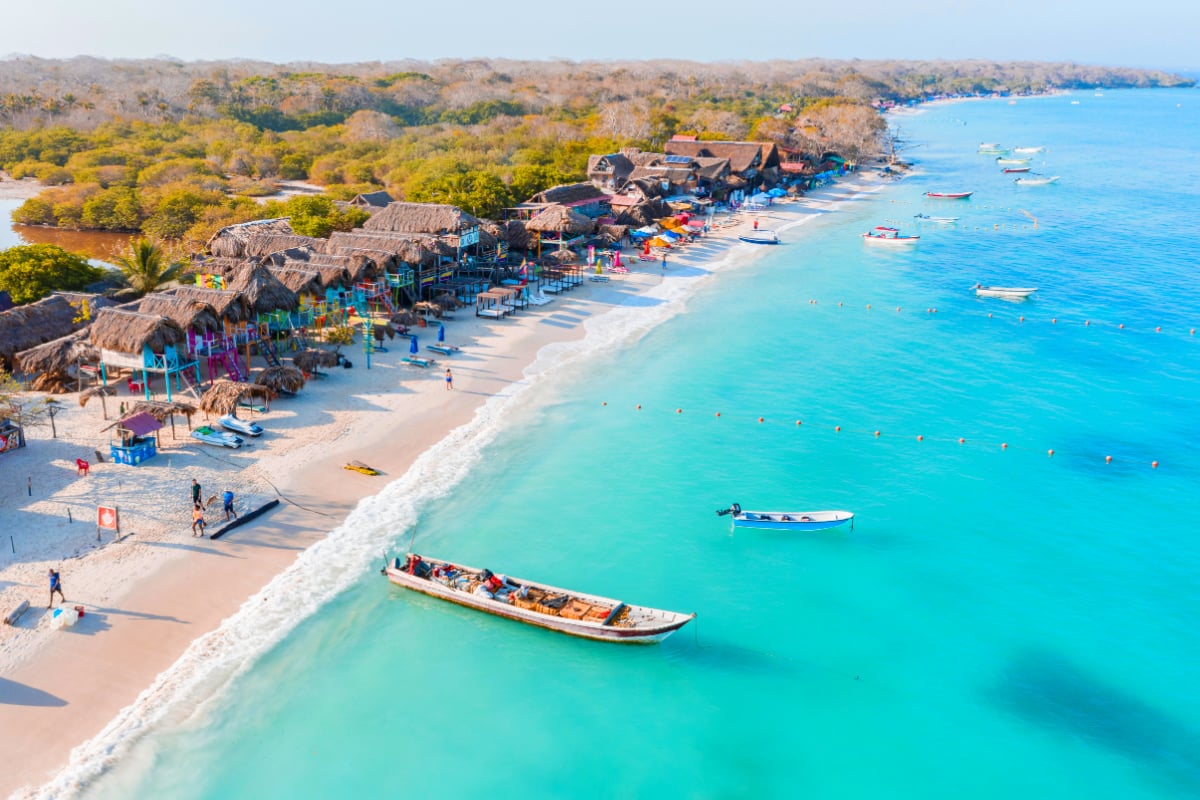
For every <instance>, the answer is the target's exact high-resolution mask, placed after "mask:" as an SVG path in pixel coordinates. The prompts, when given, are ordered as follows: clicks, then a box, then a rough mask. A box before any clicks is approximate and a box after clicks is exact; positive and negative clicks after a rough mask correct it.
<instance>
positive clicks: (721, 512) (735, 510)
mask: <svg viewBox="0 0 1200 800" xmlns="http://www.w3.org/2000/svg"><path fill="white" fill-rule="evenodd" d="M740 513H742V507H741V506H740V505H738V504H737V503H734V504H733V505H732V506H730V507H729V508H721V509H717V516H718V517H725V516H728V515H730V514H740Z"/></svg>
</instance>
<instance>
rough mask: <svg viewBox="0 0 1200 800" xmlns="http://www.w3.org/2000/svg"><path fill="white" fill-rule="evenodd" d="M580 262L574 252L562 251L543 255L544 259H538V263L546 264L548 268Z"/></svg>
mask: <svg viewBox="0 0 1200 800" xmlns="http://www.w3.org/2000/svg"><path fill="white" fill-rule="evenodd" d="M578 260H579V257H578V256H577V255H576V254H575V251H574V250H567V249H562V250H554V251H553V252H550V253H543V254H542V257H541V258H540V259H538V263H540V264H545V265H546V266H558V265H563V264H574V263H575V262H576V261H578Z"/></svg>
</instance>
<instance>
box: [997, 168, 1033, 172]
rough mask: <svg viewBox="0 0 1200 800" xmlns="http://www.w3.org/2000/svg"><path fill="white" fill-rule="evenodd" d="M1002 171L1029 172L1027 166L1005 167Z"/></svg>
mask: <svg viewBox="0 0 1200 800" xmlns="http://www.w3.org/2000/svg"><path fill="white" fill-rule="evenodd" d="M1003 171H1004V172H1029V167H1005V168H1004V170H1003Z"/></svg>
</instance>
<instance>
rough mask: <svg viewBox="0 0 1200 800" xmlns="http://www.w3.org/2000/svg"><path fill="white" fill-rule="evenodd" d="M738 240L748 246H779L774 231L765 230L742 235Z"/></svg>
mask: <svg viewBox="0 0 1200 800" xmlns="http://www.w3.org/2000/svg"><path fill="white" fill-rule="evenodd" d="M738 238H739V239H741V240H742V241H743V242H746V243H748V244H779V237H778V236H776V235H775V231H768V230H765V229H759V230H757V231H750V232H749V233H743V234H742V235H741V236H739V237H738Z"/></svg>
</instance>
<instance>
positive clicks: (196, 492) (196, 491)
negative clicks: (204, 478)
mask: <svg viewBox="0 0 1200 800" xmlns="http://www.w3.org/2000/svg"><path fill="white" fill-rule="evenodd" d="M192 505H194V506H198V505H200V482H199V481H197V480H196V479H195V478H192Z"/></svg>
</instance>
